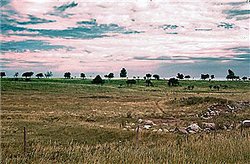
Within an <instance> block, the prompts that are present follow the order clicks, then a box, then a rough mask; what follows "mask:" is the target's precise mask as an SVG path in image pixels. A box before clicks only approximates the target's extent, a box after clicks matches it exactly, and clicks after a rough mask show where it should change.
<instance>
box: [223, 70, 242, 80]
mask: <svg viewBox="0 0 250 164" xmlns="http://www.w3.org/2000/svg"><path fill="white" fill-rule="evenodd" d="M226 79H227V80H229V79H231V80H234V79H240V77H239V76H235V74H234V72H233V71H232V70H231V69H229V70H228V75H227V76H226Z"/></svg>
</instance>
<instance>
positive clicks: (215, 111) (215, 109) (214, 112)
mask: <svg viewBox="0 0 250 164" xmlns="http://www.w3.org/2000/svg"><path fill="white" fill-rule="evenodd" d="M249 106H250V103H249V102H236V103H232V104H216V105H212V106H210V107H208V108H207V110H206V111H205V112H203V113H202V114H201V118H203V119H210V118H212V117H214V116H218V115H220V114H225V113H234V112H238V111H240V110H242V109H244V108H245V107H249Z"/></svg>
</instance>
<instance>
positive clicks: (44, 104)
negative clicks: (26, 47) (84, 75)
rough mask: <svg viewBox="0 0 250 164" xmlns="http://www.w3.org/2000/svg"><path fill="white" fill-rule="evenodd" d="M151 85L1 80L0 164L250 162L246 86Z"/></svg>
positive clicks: (249, 103) (226, 83)
mask: <svg viewBox="0 0 250 164" xmlns="http://www.w3.org/2000/svg"><path fill="white" fill-rule="evenodd" d="M152 83H153V86H151V87H147V86H146V85H145V82H144V81H143V80H137V83H136V84H134V85H132V86H128V85H127V84H126V80H125V79H124V80H116V79H114V80H112V79H111V80H105V84H103V85H94V84H91V80H88V79H85V80H82V79H56V78H53V79H31V80H30V81H25V80H24V79H19V80H17V81H15V80H14V79H11V78H3V79H1V162H2V163H244V164H245V163H250V130H249V129H250V128H244V127H241V126H240V125H241V124H240V121H243V120H247V119H248V120H249V119H250V81H213V80H212V81H205V80H181V81H180V86H172V87H169V86H168V85H167V81H166V80H152ZM188 86H194V88H193V89H190V88H189V87H188ZM209 86H210V87H209ZM211 86H220V88H219V89H217V88H215V89H214V88H213V87H211ZM211 110H213V112H214V113H215V114H214V113H212V112H211ZM208 112H210V114H209V113H208ZM204 123H214V124H215V126H216V127H215V128H214V129H208V128H205V127H203V125H204ZM192 124H196V125H198V126H199V127H201V129H199V131H198V132H193V131H189V132H188V133H187V134H185V132H186V131H185V132H183V131H182V130H180V129H184V130H185V129H187V127H188V126H189V125H192ZM24 127H25V129H26V142H27V143H26V146H24ZM138 129H139V130H138ZM24 149H25V151H24Z"/></svg>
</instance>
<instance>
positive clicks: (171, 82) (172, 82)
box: [168, 78, 179, 86]
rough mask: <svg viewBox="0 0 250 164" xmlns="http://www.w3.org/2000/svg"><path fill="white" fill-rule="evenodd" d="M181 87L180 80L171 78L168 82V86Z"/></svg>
mask: <svg viewBox="0 0 250 164" xmlns="http://www.w3.org/2000/svg"><path fill="white" fill-rule="evenodd" d="M177 85H179V80H178V79H176V78H170V79H169V80H168V86H177Z"/></svg>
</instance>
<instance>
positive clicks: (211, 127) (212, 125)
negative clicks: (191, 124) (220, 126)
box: [202, 122, 216, 130]
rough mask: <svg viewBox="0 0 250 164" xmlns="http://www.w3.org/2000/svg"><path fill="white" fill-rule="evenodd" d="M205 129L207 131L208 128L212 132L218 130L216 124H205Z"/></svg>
mask: <svg viewBox="0 0 250 164" xmlns="http://www.w3.org/2000/svg"><path fill="white" fill-rule="evenodd" d="M202 125H203V127H204V128H205V129H206V128H208V129H210V130H215V129H216V125H215V123H206V122H204V123H203V124H202Z"/></svg>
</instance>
